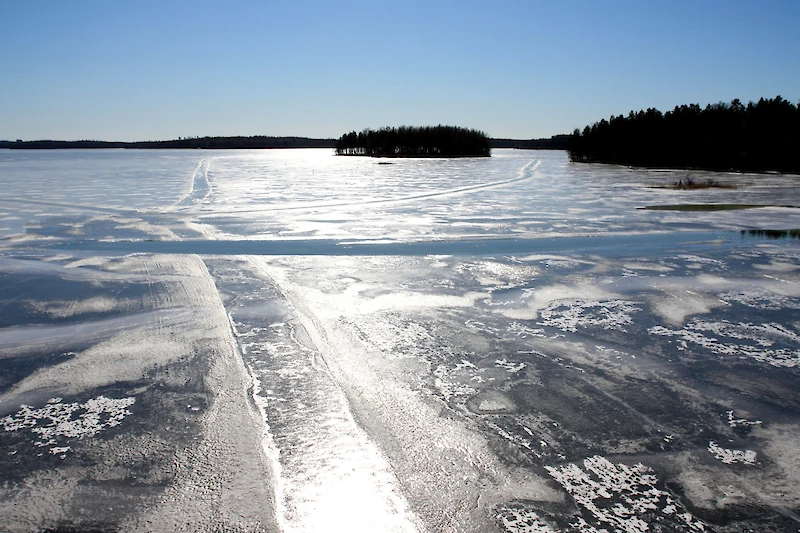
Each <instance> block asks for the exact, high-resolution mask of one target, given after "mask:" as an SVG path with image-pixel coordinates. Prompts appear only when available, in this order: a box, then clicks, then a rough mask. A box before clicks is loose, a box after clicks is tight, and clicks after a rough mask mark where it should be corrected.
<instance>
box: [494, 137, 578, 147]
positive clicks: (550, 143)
mask: <svg viewBox="0 0 800 533" xmlns="http://www.w3.org/2000/svg"><path fill="white" fill-rule="evenodd" d="M569 138H570V136H569V135H564V134H562V135H553V136H552V137H549V138H548V137H545V138H542V139H528V140H522V139H489V144H490V145H491V147H492V148H518V149H521V150H566V149H567V144H568V142H569Z"/></svg>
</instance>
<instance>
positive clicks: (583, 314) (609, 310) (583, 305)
mask: <svg viewBox="0 0 800 533" xmlns="http://www.w3.org/2000/svg"><path fill="white" fill-rule="evenodd" d="M635 304H636V302H629V301H626V300H604V301H597V300H583V299H574V300H560V301H556V302H553V303H551V304H550V305H548V306H547V307H546V308H545V309H543V310H542V311H541V312H540V313H539V317H540V319H541V321H540V322H539V324H541V325H544V326H551V327H555V328H558V329H560V330H562V331H573V332H574V331H577V330H578V328H586V327H600V328H603V329H616V330H619V331H625V326H626V325H628V324H631V323H632V322H633V320H632V318H631V314H632V313H634V312H636V311H639V308H638V307H636V305H635Z"/></svg>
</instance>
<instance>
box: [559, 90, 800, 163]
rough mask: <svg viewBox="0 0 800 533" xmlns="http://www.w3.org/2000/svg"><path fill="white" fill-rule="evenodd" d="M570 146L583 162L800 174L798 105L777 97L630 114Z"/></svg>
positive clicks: (590, 129) (576, 136)
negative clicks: (748, 101) (745, 103)
mask: <svg viewBox="0 0 800 533" xmlns="http://www.w3.org/2000/svg"><path fill="white" fill-rule="evenodd" d="M567 144H568V150H569V155H570V159H571V160H572V161H575V162H583V163H616V164H621V165H628V166H634V167H650V168H685V169H704V170H722V171H739V172H768V171H774V172H786V173H800V150H798V146H800V106H796V105H794V104H792V103H791V102H789V101H787V100H784V99H783V98H781V97H780V96H778V97H776V98H770V99H765V98H761V99H760V100H759V101H758V102H756V103H753V102H750V103H749V104H747V105H744V104H742V102H741V101H740V100H738V99H737V100H733V101H732V102H731V103H725V102H720V103H718V104H710V105H708V106H706V107H705V108H701V107H700V106H699V105H697V104H690V105H681V106H677V107H675V109H673V110H672V111H667V112H666V113H662V112H661V111H659V110H658V109H648V110H647V111H644V110H642V111H639V112H633V111H631V112H630V113H629V114H628V116H627V117H625V116H623V115H619V116H612V117H610V118H609V119H608V120H606V119H603V120H601V121H600V122H596V123H594V124H592V125H591V126H586V127H585V128H583V131H580V130H578V129H576V130H575V132H574V133H573V134H572V135H571V136H570V138H569V139H568V143H567Z"/></svg>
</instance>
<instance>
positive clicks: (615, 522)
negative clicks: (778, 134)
mask: <svg viewBox="0 0 800 533" xmlns="http://www.w3.org/2000/svg"><path fill="white" fill-rule="evenodd" d="M691 174H692V176H693V177H694V178H696V179H699V180H704V179H706V178H707V177H709V176H710V175H707V174H706V173H703V172H692V173H691ZM686 176H687V171H673V172H649V171H646V170H637V169H627V168H622V167H617V166H612V165H606V166H604V165H582V164H571V163H569V162H568V161H567V159H566V156H565V154H564V153H563V152H540V151H523V150H496V151H495V152H494V155H493V157H492V158H478V159H469V158H465V159H455V160H447V159H441V160H438V159H424V160H423V159H399V160H396V161H394V164H392V165H379V164H377V162H376V161H375V160H373V159H369V158H352V157H346V158H345V157H335V156H333V155H332V154H331V151H329V150H253V151H220V152H213V151H199V150H197V151H195V150H192V151H169V150H165V151H117V150H111V151H36V152H34V151H25V152H22V151H19V152H18V151H2V152H0V186H2V187H3V191H4V195H3V197H2V198H0V286H2V291H0V424H2V427H3V429H2V430H0V456H2V457H3V458H4V461H2V462H0V476H1V477H2V479H3V480H4V484H3V486H2V487H0V524H2V527H1V528H5V529H8V530H10V531H31V530H33V531H37V530H46V529H48V528H49V529H54V528H56V529H57V528H62V529H65V528H66V529H71V530H81V529H95V530H96V529H100V530H114V531H116V530H124V531H209V530H226V531H227V530H230V531H287V532H311V531H320V530H325V531H370V532H372V531H508V532H539V533H542V532H544V533H555V532H558V533H566V532H569V533H573V532H582V533H584V532H599V531H608V532H609V533H611V532H633V531H636V532H639V531H644V530H647V531H703V530H706V531H708V530H715V529H714V528H717V529H718V530H719V531H746V530H763V529H764V528H765V527H769V528H772V529H771V531H796V530H797V516H798V515H799V514H800V491H798V488H797V487H798V486H800V484H798V480H800V471H799V470H798V464H797V460H796V457H797V452H798V449H797V442H798V439H797V436H798V435H797V427H798V423H799V422H800V392H798V391H797V386H796V384H797V377H798V376H797V372H798V371H800V368H799V367H800V364H799V362H800V348H798V347H800V312H799V311H798V310H800V241H798V240H797V239H796V238H793V234H791V233H786V232H783V233H780V232H778V233H774V232H773V233H770V232H760V230H789V229H795V228H800V209H796V208H791V207H781V206H796V205H798V204H800V198H798V196H797V187H796V180H797V177H796V176H779V175H764V176H756V175H734V174H730V175H727V174H726V175H716V174H715V175H713V177H714V179H715V180H716V181H719V180H722V181H724V182H725V183H730V184H732V185H734V187H731V188H725V189H722V188H719V189H715V188H710V189H702V190H696V191H687V190H682V191H676V190H672V189H669V188H665V187H664V185H669V184H670V183H672V182H674V181H677V180H678V177H681V178H685V177H686ZM698 203H748V204H764V205H772V206H775V207H766V208H762V209H758V210H733V211H692V212H687V211H675V210H644V209H639V208H641V207H644V206H651V205H662V206H668V205H677V204H698ZM37 443H39V444H37ZM711 524H713V526H712V525H711Z"/></svg>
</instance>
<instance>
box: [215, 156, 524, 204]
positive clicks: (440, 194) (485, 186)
mask: <svg viewBox="0 0 800 533" xmlns="http://www.w3.org/2000/svg"><path fill="white" fill-rule="evenodd" d="M539 164H540V162H539V161H538V160H533V161H531V162H529V163H527V164H526V165H524V166H523V167H522V168H520V169H519V171H518V173H517V175H516V176H515V177H513V178H511V179H507V180H499V181H493V182H491V183H481V184H478V185H470V186H468V187H456V188H453V189H445V190H440V191H434V192H428V193H424V194H413V195H409V196H402V197H400V198H380V199H375V200H362V201H347V202H310V203H308V204H304V205H293V206H287V207H280V206H275V205H270V206H266V207H263V208H261V209H236V210H225V209H219V210H215V212H214V213H215V214H219V215H224V214H228V213H237V214H247V213H263V212H265V211H269V212H287V211H308V210H314V209H320V208H326V207H356V206H360V205H395V204H404V203H407V202H414V201H416V200H429V199H432V198H446V197H448V196H456V195H459V194H466V193H471V192H477V191H485V190H491V189H496V188H500V187H505V186H507V185H513V184H514V183H519V182H521V181H525V180H528V179H530V178H532V177H533V176H534V175H535V172H536V169H537V168H538V167H539Z"/></svg>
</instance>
